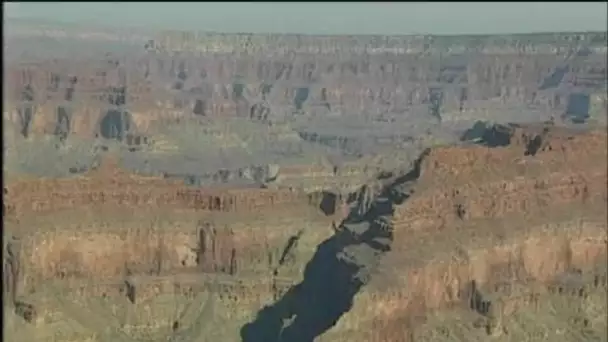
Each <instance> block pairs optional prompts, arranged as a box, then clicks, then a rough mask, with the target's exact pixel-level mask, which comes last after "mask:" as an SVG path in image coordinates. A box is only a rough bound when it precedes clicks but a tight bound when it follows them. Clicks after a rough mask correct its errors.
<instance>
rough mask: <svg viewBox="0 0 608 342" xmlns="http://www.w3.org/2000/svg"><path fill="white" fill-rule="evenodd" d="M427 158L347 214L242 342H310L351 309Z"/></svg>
mask: <svg viewBox="0 0 608 342" xmlns="http://www.w3.org/2000/svg"><path fill="white" fill-rule="evenodd" d="M426 155H427V153H423V154H422V156H421V157H420V158H419V159H418V160H417V161H416V163H415V164H414V167H413V169H412V170H411V171H410V172H409V173H407V174H406V175H404V176H402V177H399V178H397V179H396V180H395V181H393V182H391V183H390V184H389V185H388V186H385V187H384V188H383V189H382V191H381V193H380V194H379V195H378V196H376V198H375V199H374V200H373V201H371V203H370V205H369V207H368V209H367V210H364V211H360V210H357V208H355V209H353V210H352V211H351V212H350V215H349V216H348V217H347V218H346V219H345V220H344V221H343V222H342V224H341V225H340V229H339V231H338V232H337V233H336V234H334V235H333V236H332V237H330V238H329V239H327V240H325V241H324V242H322V243H321V244H320V245H319V246H318V247H317V251H316V253H315V255H314V256H313V258H312V259H311V260H310V261H309V262H308V264H307V265H306V269H305V271H304V280H303V281H302V282H301V283H299V284H297V285H295V286H293V287H292V288H290V289H289V290H288V291H287V292H286V293H285V294H284V295H283V296H282V297H281V298H280V299H279V300H278V301H277V302H275V303H274V304H272V305H271V306H267V307H265V308H263V309H262V310H260V311H259V312H258V314H257V316H256V318H255V320H254V321H253V322H251V323H248V324H246V325H245V326H244V327H243V328H242V329H241V337H242V341H244V342H271V341H290V342H312V341H314V339H315V338H316V337H318V336H320V335H321V334H323V333H324V332H326V331H327V330H328V329H329V328H331V327H332V326H334V325H335V324H336V323H337V322H338V320H339V319H340V317H342V315H344V314H345V313H346V312H348V311H349V310H350V309H351V307H352V305H353V298H354V297H355V295H356V294H357V292H359V290H360V289H361V288H362V287H363V286H364V285H365V284H367V282H368V280H369V279H370V276H371V274H372V272H373V270H374V269H375V267H376V265H377V263H378V261H379V259H380V257H382V255H383V254H384V253H386V252H387V251H389V250H390V247H391V243H392V241H393V233H392V224H391V217H392V215H393V212H394V206H395V205H398V204H401V203H402V202H403V201H405V200H406V199H407V198H408V197H409V195H410V193H409V192H408V191H407V188H409V185H410V184H411V182H413V181H415V180H416V179H417V178H418V176H419V175H420V163H421V161H422V160H423V159H424V157H425V156H426ZM360 202H361V201H360ZM359 204H360V205H361V203H359ZM359 213H362V215H361V214H359Z"/></svg>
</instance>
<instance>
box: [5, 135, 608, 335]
mask: <svg viewBox="0 0 608 342" xmlns="http://www.w3.org/2000/svg"><path fill="white" fill-rule="evenodd" d="M488 132H489V133H488ZM488 132H484V134H482V135H483V136H493V135H496V132H502V133H504V137H506V138H507V139H506V140H503V141H506V142H504V143H503V144H502V145H497V144H494V145H492V146H487V145H486V146H484V144H490V143H491V142H492V141H477V144H475V145H471V144H470V143H465V144H464V145H460V146H454V147H437V148H431V149H428V150H426V151H425V152H424V153H423V154H422V155H421V156H420V158H418V159H417V161H416V162H415V163H414V165H413V168H412V169H411V170H410V172H409V173H407V174H401V173H395V174H393V175H392V176H389V177H388V178H385V179H382V180H380V183H379V184H381V185H380V188H379V190H378V191H375V190H372V188H371V187H368V186H366V187H363V188H362V189H361V191H359V192H356V193H354V194H353V195H352V196H351V197H353V198H354V201H352V202H350V203H351V204H352V206H351V209H350V213H349V214H348V216H347V217H346V218H343V221H342V223H338V224H336V221H335V220H336V219H342V218H339V216H336V217H332V216H325V215H326V214H324V213H322V212H321V211H320V210H319V209H316V208H314V207H312V206H310V205H309V204H307V203H306V202H305V201H302V202H293V203H292V204H291V205H286V206H277V207H273V206H271V205H267V206H263V207H258V213H257V214H256V213H250V214H247V213H245V212H241V213H239V212H230V213H221V212H218V213H216V214H212V213H205V212H204V211H196V210H188V209H181V210H179V211H176V210H175V209H171V210H169V209H170V208H167V209H164V208H162V207H160V206H159V207H153V208H148V210H146V208H145V206H144V207H137V206H136V207H132V208H133V209H130V210H129V211H127V212H124V211H123V214H121V211H120V210H118V209H113V208H109V207H108V208H107V209H104V208H106V206H102V205H100V206H99V209H96V210H87V211H86V213H87V214H86V215H83V214H82V213H84V211H82V210H80V212H81V214H79V216H77V215H75V214H70V213H76V211H75V210H72V211H70V210H68V209H69V208H68V209H66V210H63V211H57V212H56V214H54V215H53V214H52V212H50V213H48V214H45V215H42V216H39V217H38V218H36V216H20V217H19V220H18V221H15V219H12V220H9V221H7V226H8V227H7V229H8V230H9V231H11V232H14V233H15V234H16V235H20V236H21V241H22V242H21V246H22V247H21V258H22V259H21V263H20V264H21V273H20V276H19V277H20V278H19V284H20V285H19V289H20V290H18V291H19V294H20V295H21V296H25V294H26V293H30V295H27V296H25V297H23V298H29V299H28V301H29V302H30V303H33V305H34V306H35V307H37V308H38V314H39V315H42V316H43V317H50V316H48V315H53V312H63V314H64V315H65V314H66V313H67V312H68V311H69V310H68V308H69V307H72V306H74V305H76V306H78V305H80V307H85V308H87V310H92V311H93V312H97V314H99V313H103V312H108V313H109V311H107V310H110V309H109V307H108V306H107V304H103V303H96V302H95V303H93V302H92V301H91V300H90V299H86V298H87V296H89V297H90V296H91V295H96V296H103V298H107V300H108V301H110V302H115V303H117V304H116V305H119V306H121V307H123V306H124V310H131V311H125V312H132V313H133V314H128V315H127V316H125V318H124V320H126V321H124V320H123V318H120V317H121V316H115V317H116V318H115V319H117V321H116V322H117V323H116V324H118V325H117V328H116V329H119V330H120V331H123V333H124V334H127V335H128V336H135V335H134V334H136V333H135V332H134V331H131V330H128V329H126V328H124V325H125V324H127V323H126V322H130V323H128V324H130V325H139V326H140V327H142V326H143V325H145V324H147V323H143V322H144V321H143V320H145V319H144V318H143V317H139V316H140V315H141V314H138V313H137V312H140V311H141V310H144V308H143V306H142V305H144V303H152V302H154V303H155V304H153V306H152V308H153V311H150V312H149V314H147V315H149V316H147V317H150V318H149V319H156V320H161V321H163V320H166V321H167V322H173V323H163V324H159V325H158V326H156V327H155V328H153V327H148V328H146V329H147V330H146V331H149V333H150V334H154V335H153V336H156V337H154V339H156V338H160V336H161V335H162V334H166V333H169V331H170V330H171V328H170V325H171V324H177V325H178V328H176V329H174V331H173V332H171V333H170V334H174V335H175V336H184V335H187V336H193V335H196V334H195V333H193V332H192V331H191V330H188V329H190V328H191V327H193V326H197V324H202V323H196V322H202V321H204V320H208V319H209V317H211V316H209V315H210V314H209V312H208V310H210V309H206V308H208V307H209V305H213V307H214V308H215V309H214V315H215V316H217V317H216V318H214V319H220V317H222V319H226V320H227V319H228V317H231V319H230V322H231V323H230V324H227V325H226V326H225V329H226V330H222V331H220V330H217V329H211V328H209V327H207V328H205V329H204V330H201V331H200V332H199V335H197V336H216V337H218V338H220V337H221V338H224V339H231V340H232V339H234V340H236V339H238V337H237V334H238V331H239V324H243V329H242V330H241V334H242V338H243V339H244V340H246V341H258V340H260V341H261V340H264V338H267V337H268V336H266V334H274V333H277V334H279V335H281V334H282V335H283V336H289V337H290V338H294V339H293V340H294V341H298V340H301V341H312V339H313V338H315V337H319V338H320V339H321V340H324V339H328V340H340V339H347V338H348V339H352V338H355V337H356V336H360V337H359V338H360V339H361V340H367V341H395V340H403V341H406V340H408V338H410V337H411V336H410V335H412V334H418V335H421V334H423V333H424V331H427V330H424V329H427V328H426V327H427V326H426V325H424V327H425V328H424V329H422V328H420V329H415V327H416V326H420V324H421V322H423V321H425V320H426V319H427V318H428V317H430V316H428V315H430V314H431V313H432V312H435V311H434V310H439V309H442V308H445V307H452V306H454V305H460V304H459V303H468V302H467V301H468V300H469V298H472V297H470V296H471V295H470V294H467V293H469V292H467V291H469V290H470V287H467V286H469V285H470V284H471V283H473V284H477V285H474V287H473V290H475V291H480V292H479V293H483V296H482V299H479V300H481V302H479V303H482V304H483V303H493V304H492V305H494V306H497V305H499V304H497V303H502V304H500V305H501V306H500V307H501V308H504V310H503V309H501V310H503V311H504V312H505V316H504V317H506V318H504V319H503V320H501V321H500V324H503V325H504V326H508V325H509V324H510V323H509V322H510V321H509V318H508V317H513V316H512V315H511V314H510V313H509V312H514V311H513V310H514V309H509V307H510V306H509V305H511V306H512V305H515V304H509V303H513V302H515V303H520V304H517V305H520V306H521V305H523V306H521V307H528V306H526V305H531V304H528V303H532V302H531V300H528V299H525V300H524V299H521V300H519V299H517V298H524V297H525V298H537V297H538V296H540V297H539V298H541V299H542V298H546V295H545V294H543V293H548V292H542V291H541V292H534V291H537V290H534V289H535V288H534V287H533V286H532V285H531V284H533V283H534V284H538V288H539V289H552V288H554V287H550V286H554V285H551V284H554V283H552V282H553V281H554V279H557V278H555V277H561V274H563V273H564V272H573V271H576V272H579V271H577V270H580V272H581V274H583V275H585V277H588V278H589V279H591V280H590V281H591V283H590V284H593V279H597V282H598V284H600V285H601V284H603V283H601V279H603V278H601V277H605V275H602V273H601V272H599V271H597V268H594V267H596V266H595V265H597V263H598V262H601V260H602V258H605V256H606V242H605V239H606V234H605V232H606V221H605V208H606V203H607V202H606V201H607V195H606V179H607V178H606V177H607V176H606V170H607V161H606V154H605V148H604V146H605V144H606V142H607V141H606V139H607V138H606V133H605V132H604V131H602V130H597V131H581V130H568V129H562V128H559V127H552V126H525V125H524V126H521V125H510V126H493V127H489V128H488ZM538 137H540V138H539V139H540V141H539V139H537V138H538ZM534 141H537V143H534V144H533V145H535V146H537V147H536V148H535V150H534V151H533V153H532V152H531V150H530V143H531V142H534ZM494 142H495V141H494ZM479 144H482V145H479ZM55 182H56V181H55ZM114 182H115V183H116V184H117V185H116V186H117V187H119V188H124V189H135V188H131V187H130V186H129V185H128V184H127V183H126V182H127V180H126V179H123V180H121V179H120V178H117V180H116V181H114ZM121 182H122V183H121ZM129 182H131V184H134V183H136V182H137V180H136V179H132V180H130V181H129ZM119 183H120V185H118V184H119ZM74 184H76V183H74ZM106 184H108V183H106ZM382 184H383V185H382ZM157 187H158V191H159V192H162V191H168V192H170V193H171V191H173V190H169V189H168V188H167V190H163V189H164V187H161V186H157ZM367 188H369V189H367ZM9 189H11V190H9V193H8V196H11V191H16V190H14V189H17V188H10V187H9ZM65 189H67V188H65ZM83 189H84V188H83ZM366 189H367V190H366ZM73 190H74V191H83V190H77V188H76V187H75V186H74V189H73ZM125 191H127V190H125ZM226 191H227V192H229V191H230V190H226ZM256 191H262V190H256ZM29 196H31V197H32V198H35V197H36V196H35V195H34V193H31V194H29ZM298 203H300V204H298ZM123 206H124V204H123ZM306 208H308V209H306ZM149 209H152V210H149ZM332 219H333V220H334V223H333V224H332V222H331V221H332ZM57 225H61V226H62V229H61V230H57V229H54V228H52V227H56V226H57ZM332 225H333V229H332ZM315 246H316V248H315ZM93 251H94V252H93ZM305 264H306V265H305ZM598 272H599V273H598ZM594 277H595V278H594ZM43 279H46V280H44V281H45V282H49V281H52V282H53V283H57V286H60V287H59V288H63V289H71V290H69V291H73V292H69V293H72V294H70V295H69V297H66V298H69V299H68V302H67V303H66V302H65V301H64V302H63V304H57V303H55V304H53V303H51V302H48V301H46V302H44V301H40V298H42V297H40V296H43V297H44V296H45V295H44V293H46V292H45V291H47V292H48V291H50V290H48V288H47V287H45V288H47V290H45V288H42V287H40V284H42V282H43ZM52 279H63V280H59V282H57V281H58V280H52ZM585 279H587V278H585ZM93 283H95V284H93ZM87 284H88V285H87ZM171 284H173V285H171ZM522 284H523V285H522ZM520 285H521V286H524V287H527V288H530V289H531V290H530V291H532V292H530V295H529V296H528V297H526V296H527V295H521V296H523V297H521V296H520V294H519V292H517V293H516V292H513V291H511V292H508V291H507V292H505V291H506V290H505V289H506V288H507V287H508V288H514V287H517V286H520ZM531 286H532V287H531ZM534 286H536V285H534ZM564 286H565V285H564ZM601 286H604V285H601ZM601 286H600V288H601ZM593 288H594V287H593V286H591V287H589V291H595V290H593ZM77 289H79V290H77ZM467 289H469V290H467ZM576 289H578V288H576ZM62 291H66V290H62ZM475 291H473V292H471V293H477V292H475ZM538 291H540V290H538ZM543 291H544V290H543ZM546 291H548V290H546ZM568 291H569V290H568ZM573 291H574V290H573ZM577 291H578V290H577ZM585 291H587V290H585ZM66 293H68V292H66ZM197 293H200V294H202V293H209V294H210V296H211V297H212V298H215V299H209V301H212V302H213V303H215V304H204V303H205V299H204V298H203V297H201V298H199V297H200V295H198V294H197ZM526 293H527V292H526ZM593 293H595V292H593ZM33 294H38V295H33ZM537 294H538V295H537ZM125 296H126V297H125ZM167 296H170V298H172V299H170V301H171V303H173V304H171V305H174V306H175V307H174V309H170V308H169V307H166V306H165V304H161V302H158V301H159V300H160V298H161V297H162V298H165V297H167ZM517 296H520V297H517ZM530 296H532V297H530ZM534 296H537V297H534ZM543 296H544V297H543ZM211 297H210V298H211ZM37 298H38V299H37ZM123 298H124V299H123ZM167 298H169V297H167ZM187 298H191V299H190V300H192V301H194V302H195V303H198V304H196V305H200V309H193V308H189V307H188V306H185V304H180V303H183V301H184V300H186V299H187ZM205 298H206V297H205ZM323 298H324V299H323ZM480 298H481V297H480ZM493 298H494V299H493ZM320 299H323V300H320ZM123 301H124V303H123ZM149 301H152V302H149ZM209 301H208V303H210V302H209ZM70 303H72V304H70ZM77 303H80V304H77ZM476 303H477V302H476ZM479 303H478V304H475V305H476V306H474V307H473V306H472V309H471V310H473V311H472V312H477V311H475V310H482V309H480V308H482V307H483V305H489V304H483V305H482V304H479ZM145 305H148V304H145ZM462 305H465V304H462ZM467 305H468V304H467ZM328 306H330V308H331V310H330V311H324V310H321V308H327V307H328ZM258 309H260V311H259V312H258V313H257V315H254V313H255V310H258ZM57 310H59V311H57ZM121 310H123V309H121ZM138 310H139V311H138ZM167 310H169V311H171V310H177V311H179V312H182V313H183V315H185V316H180V317H181V318H178V317H177V316H175V315H173V314H170V313H169V311H167ZM180 310H182V311H180ZM193 310H194V311H193ZM197 310H198V311H197ZM319 310H320V311H319ZM509 310H511V311H509ZM518 310H520V311H521V310H523V309H518ZM482 311H483V310H482ZM515 311H517V310H515ZM330 313H331V314H330ZM180 315H181V314H180ZM484 315H485V316H484ZM110 316H112V314H110ZM178 316H179V315H178ZM197 317H198V318H197ZM422 317H427V318H425V319H423V321H420V320H421V319H422ZM480 317H482V318H483V319H487V322H490V323H487V324H486V323H484V324H486V326H489V327H490V328H488V329H490V330H491V332H492V333H494V331H495V330H492V329H494V326H495V325H496V324H498V323H496V322H499V321H497V320H496V319H495V318H493V317H494V316H492V315H489V316H488V315H486V311H483V312H482V314H481V316H480ZM501 317H502V316H501ZM41 319H43V320H47V319H48V318H41ZM66 319H68V318H67V316H66ZM69 319H73V318H69ZM581 319H582V318H581ZM121 322H122V323H121ZM138 322H139V323H138ZM175 322H177V323H175ZM218 322H219V321H218ZM247 322H249V323H248V324H245V323H247ZM290 322H291V323H290ZM399 322H402V323H399ZM408 322H409V323H408ZM416 322H418V323H416ZM45 324H46V323H45ZM112 324H114V323H112ZM142 324H143V325H142ZM166 324H169V326H167V325H166ZM395 324H406V325H405V326H406V329H405V331H404V329H403V326H401V328H399V329H397V328H396V326H395ZM119 326H123V328H119ZM281 327H282V328H281ZM305 327H306V329H305ZM361 327H369V328H365V329H364V330H365V332H362V330H361ZM87 329H89V330H90V329H93V328H87ZM129 329H133V328H129ZM201 329H202V328H201ZM429 329H430V328H429ZM129 331H131V332H129ZM163 331H165V332H163ZM305 331H306V333H303V332H305ZM351 332H352V335H351ZM262 333H263V334H262ZM404 333H405V335H404ZM73 334H75V335H74V336H76V335H78V336H86V333H84V334H85V335H82V334H83V333H78V332H73ZM408 334H409V335H408ZM150 336H152V335H150ZM264 336H266V337H264ZM273 336H275V335H273ZM408 336H410V337H408ZM425 336H426V335H425ZM150 338H151V337H150ZM176 338H177V337H176ZM265 340H267V339H265Z"/></svg>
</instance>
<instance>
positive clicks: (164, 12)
mask: <svg viewBox="0 0 608 342" xmlns="http://www.w3.org/2000/svg"><path fill="white" fill-rule="evenodd" d="M4 5H5V16H6V18H8V19H34V20H35V19H38V20H46V21H52V22H58V23H66V24H84V25H86V24H91V25H101V26H111V27H120V28H122V27H124V28H128V27H141V28H147V29H153V30H155V29H156V30H158V29H175V30H200V31H216V32H226V33H231V32H251V33H300V34H387V35H388V34H517V33H541V32H564V31H606V30H607V25H608V24H607V21H608V4H607V3H606V2H542V3H541V2H520V3H514V2H511V3H509V2H497V3H489V2H488V3H471V2H452V3H439V2H433V3H431V2H428V3H424V2H412V3H406V2H403V3H398V2H353V3H345V2H342V3H336V2H325V3H322V2H316V3H312V2H310V3H306V2H292V3H287V2H285V3H280V2H277V3H270V2H249V3H246V2H245V3H236V2H225V3H213V2H200V3H183V2H159V3H134V2H125V3H117V2H91V3H84V2H75V3H70V2H63V3H61V2H44V3H43V2H40V3H36V2H28V3H19V2H12V3H4ZM140 13H141V14H140Z"/></svg>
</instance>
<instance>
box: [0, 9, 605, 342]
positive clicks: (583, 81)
mask: <svg viewBox="0 0 608 342" xmlns="http://www.w3.org/2000/svg"><path fill="white" fill-rule="evenodd" d="M7 32H8V34H7V37H6V39H5V43H4V52H5V55H6V57H7V61H6V62H5V81H4V82H5V83H4V84H5V87H3V88H4V99H3V140H4V151H3V153H4V180H5V182H4V189H3V191H4V192H3V219H4V236H3V241H4V242H3V244H4V257H3V267H4V272H3V274H4V279H3V281H4V284H5V286H4V289H5V290H4V291H5V298H9V300H8V301H7V303H6V304H5V309H4V315H5V316H4V317H5V318H4V322H5V325H4V328H5V334H6V336H7V337H9V338H10V339H11V340H14V341H58V340H60V341H165V340H170V341H243V342H268V341H294V342H312V341H347V340H348V341H372V342H382V341H386V342H388V341H391V342H399V341H403V342H406V341H410V342H413V341H486V340H488V338H492V339H496V340H499V341H507V340H515V339H521V340H523V339H527V340H533V341H541V340H560V339H561V340H568V341H570V340H578V341H580V340H602V339H606V338H607V336H606V331H607V328H608V327H607V326H606V321H607V320H606V319H605V318H606V315H607V314H608V313H607V310H608V306H607V305H606V301H607V300H608V299H607V297H606V293H607V286H608V284H607V267H608V263H607V260H608V259H607V258H608V254H607V248H608V240H607V239H608V236H607V229H608V226H607V224H608V222H607V215H608V214H607V211H606V207H607V205H608V185H607V182H608V178H607V177H608V176H607V170H608V157H607V147H606V146H608V145H607V144H608V137H607V131H606V119H607V117H608V112H607V111H608V97H607V96H606V94H607V88H606V84H607V83H606V82H607V79H608V77H607V74H606V73H607V69H606V56H607V47H606V46H607V39H608V37H607V35H606V32H597V33H594V32H589V33H551V34H548V33H547V34H530V35H511V36H507V35H505V36H450V37H447V36H446V37H439V36H394V37H379V36H378V37H376V36H350V37H347V36H339V37H338V36H335V37H334V36H303V35H258V34H240V35H229V34H219V33H217V34H216V33H189V32H144V31H137V32H135V31H127V32H123V31H120V30H110V29H105V28H104V29H101V28H74V27H64V26H61V25H54V24H53V25H51V24H48V23H47V24H40V23H32V22H23V21H13V22H11V23H9V25H8V26H7ZM46 47H48V48H46ZM534 320H535V321H536V322H537V323H538V324H536V325H535V324H534V323H530V322H531V321H534Z"/></svg>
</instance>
